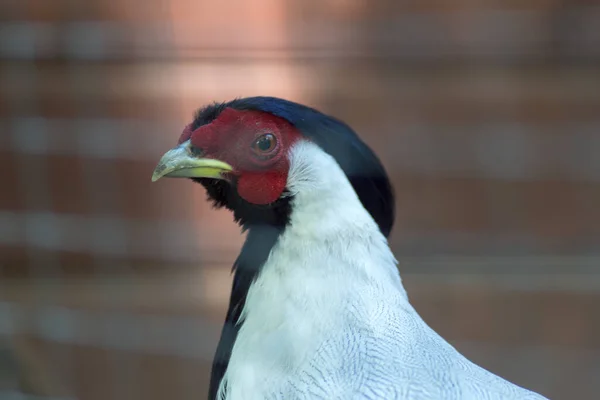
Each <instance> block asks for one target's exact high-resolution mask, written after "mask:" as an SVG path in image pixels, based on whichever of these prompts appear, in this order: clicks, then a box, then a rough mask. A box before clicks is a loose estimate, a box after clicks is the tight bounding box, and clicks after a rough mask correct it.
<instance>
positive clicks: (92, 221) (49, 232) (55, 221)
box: [0, 211, 600, 271]
mask: <svg viewBox="0 0 600 400" xmlns="http://www.w3.org/2000/svg"><path fill="white" fill-rule="evenodd" d="M157 225H160V227H161V228H160V229H157ZM236 238H237V236H236ZM590 240H592V242H590ZM588 242H590V243H588ZM549 243H550V242H548V241H547V240H546V241H545V239H544V238H543V237H539V236H537V235H534V234H530V233H529V234H528V233H519V232H513V233H504V234H490V233H483V232H479V233H478V232H457V231H438V230H436V231H430V232H420V233H418V234H415V233H411V232H404V231H399V232H397V234H396V236H395V237H394V239H393V240H392V241H391V246H392V249H393V250H394V251H395V253H396V255H397V257H400V260H401V261H402V262H404V260H405V258H403V257H407V256H411V255H413V256H427V255H431V254H438V255H439V254H442V255H444V254H445V255H448V253H451V254H452V255H456V252H457V251H459V250H460V249H463V250H464V249H465V244H469V246H468V249H473V248H475V249H477V250H478V252H481V251H485V254H484V255H485V256H504V255H513V256H518V257H522V256H530V255H532V254H533V255H535V254H540V253H541V254H549V257H553V254H552V253H553V252H552V247H551V246H550V244H549ZM0 244H1V245H4V246H12V247H15V246H17V247H18V246H27V247H29V249H28V251H34V250H35V249H40V250H44V251H66V252H79V253H85V254H92V255H96V256H107V257H108V256H115V257H144V258H146V259H148V258H156V259H160V260H162V261H172V262H181V263H189V262H208V261H209V260H208V258H210V257H214V255H216V254H222V255H223V258H221V260H223V259H229V258H230V257H227V255H228V254H231V252H237V251H239V248H238V244H239V243H238V240H237V239H236V240H235V241H233V242H229V241H223V240H222V238H221V236H218V237H216V236H214V235H211V234H210V230H208V227H205V226H203V225H201V224H199V223H198V221H194V220H189V219H167V218H164V219H160V218H156V219H134V218H127V217H124V216H123V215H121V214H112V215H107V214H96V215H94V214H67V213H54V212H50V211H42V212H34V211H28V212H17V211H0ZM474 245H476V246H474ZM571 247H572V248H574V249H575V250H576V251H577V252H578V253H580V254H579V257H578V256H574V255H565V254H562V255H561V254H557V255H556V258H555V259H554V261H552V259H551V258H548V257H546V258H544V259H543V261H539V260H538V261H535V259H534V258H531V259H521V261H520V262H519V264H518V265H519V267H518V268H517V267H516V266H515V267H514V268H513V270H514V269H527V268H532V267H531V266H532V265H547V266H548V267H550V266H552V265H553V267H552V268H553V271H554V270H555V269H557V265H558V264H559V263H564V262H568V263H569V265H573V266H572V267H570V268H571V271H572V268H579V269H580V270H581V271H583V270H585V271H589V270H590V268H592V266H593V263H594V261H589V260H590V258H588V257H591V259H592V260H594V259H596V258H595V257H599V256H600V254H598V251H599V249H598V246H597V240H593V239H592V238H590V237H589V236H582V239H581V242H580V243H579V244H577V243H575V244H573V245H572V246H571ZM466 254H472V253H466ZM478 255H481V254H478ZM207 257H208V258H207ZM563 257H564V258H563ZM413 260H414V259H413ZM493 260H494V261H493V263H498V262H499V261H498V260H506V258H503V257H497V258H496V257H495V258H493ZM478 262H480V261H478ZM500 262H505V261H500ZM462 263H464V264H465V265H475V263H473V262H471V263H470V264H469V263H467V261H466V259H462V260H461V261H460V262H459V263H456V264H459V265H460V264H462ZM536 263H537V264H536ZM544 263H545V264H544ZM441 264H442V263H440V262H438V263H437V265H441ZM409 265H410V263H409ZM431 265H432V264H430V267H429V268H433V267H432V266H431ZM479 265H480V266H481V265H486V264H479ZM490 265H492V264H490ZM596 265H598V266H599V267H600V262H599V263H597V264H596ZM469 268H470V267H469ZM536 268H537V267H536Z"/></svg>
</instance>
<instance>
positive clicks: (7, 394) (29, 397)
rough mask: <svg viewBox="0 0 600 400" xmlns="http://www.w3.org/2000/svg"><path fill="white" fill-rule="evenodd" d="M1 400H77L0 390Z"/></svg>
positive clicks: (74, 399)
mask: <svg viewBox="0 0 600 400" xmlns="http://www.w3.org/2000/svg"><path fill="white" fill-rule="evenodd" d="M0 399H2V400H77V399H76V398H74V397H56V396H42V395H35V394H30V393H24V392H19V391H12V390H0Z"/></svg>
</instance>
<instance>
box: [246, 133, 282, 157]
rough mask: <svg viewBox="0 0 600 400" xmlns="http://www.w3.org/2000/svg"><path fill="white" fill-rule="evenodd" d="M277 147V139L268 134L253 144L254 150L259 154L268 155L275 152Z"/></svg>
mask: <svg viewBox="0 0 600 400" xmlns="http://www.w3.org/2000/svg"><path fill="white" fill-rule="evenodd" d="M276 145H277V139H275V135H273V134H271V133H267V134H266V135H262V136H261V137H259V138H258V139H256V140H255V141H254V143H253V144H252V148H253V149H254V151H256V152H257V153H258V154H267V153H269V152H271V151H273V149H275V146H276Z"/></svg>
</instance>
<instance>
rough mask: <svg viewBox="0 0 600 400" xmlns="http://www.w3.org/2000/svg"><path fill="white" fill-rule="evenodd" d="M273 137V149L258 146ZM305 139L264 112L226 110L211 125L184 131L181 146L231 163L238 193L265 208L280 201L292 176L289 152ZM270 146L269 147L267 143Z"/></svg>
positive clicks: (284, 122)
mask: <svg viewBox="0 0 600 400" xmlns="http://www.w3.org/2000/svg"><path fill="white" fill-rule="evenodd" d="M265 135H272V136H273V137H274V140H275V142H274V146H267V145H265V143H264V142H263V143H262V146H258V147H257V146H255V145H254V144H255V142H256V141H257V140H258V139H260V138H262V140H264V138H265V137H266V136H265ZM301 137H302V135H301V134H300V132H298V131H297V130H296V129H295V128H294V127H293V126H292V125H290V124H289V123H288V122H287V121H286V120H284V119H282V118H279V117H276V116H274V115H272V114H269V113H265V112H261V111H250V110H244V111H241V110H235V109H232V108H227V109H225V110H223V111H222V112H221V114H220V115H219V116H218V117H217V118H216V119H215V120H214V121H212V122H211V123H209V124H206V125H203V126H201V127H199V128H198V129H196V130H194V131H192V130H191V126H188V127H186V128H185V130H184V131H183V133H182V134H181V137H180V138H179V143H183V142H185V141H187V140H190V142H191V145H192V146H193V147H194V148H197V149H200V150H201V152H202V156H203V157H206V158H213V159H217V160H220V161H223V162H226V163H228V164H229V165H231V166H232V167H233V173H232V175H234V176H235V177H236V178H237V191H238V194H239V195H240V197H242V198H243V199H244V200H246V201H248V202H249V203H253V204H257V205H266V204H270V203H273V202H275V201H276V200H277V199H279V198H280V197H281V195H282V194H283V191H284V190H285V186H286V183H287V177H288V172H289V159H288V154H289V149H290V148H291V146H292V145H293V144H294V143H295V142H296V141H298V140H299V139H300V138H301ZM266 144H269V143H266Z"/></svg>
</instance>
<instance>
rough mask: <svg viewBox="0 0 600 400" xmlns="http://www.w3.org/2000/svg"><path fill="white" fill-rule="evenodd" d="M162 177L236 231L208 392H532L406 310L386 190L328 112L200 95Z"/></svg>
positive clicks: (491, 395) (228, 396)
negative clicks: (185, 185)
mask: <svg viewBox="0 0 600 400" xmlns="http://www.w3.org/2000/svg"><path fill="white" fill-rule="evenodd" d="M163 177H172V178H189V179H191V180H192V181H194V182H196V183H199V184H200V185H202V186H203V187H204V189H205V190H206V193H207V196H208V199H209V201H211V202H212V203H213V205H214V207H216V208H226V209H228V210H230V211H231V212H232V213H233V219H234V221H235V222H237V223H238V224H239V225H240V227H241V230H242V232H245V234H246V238H245V241H244V243H243V245H242V248H241V251H240V254H239V255H238V257H237V259H236V261H235V262H234V265H233V268H232V274H233V280H232V286H231V293H230V297H229V306H228V310H227V313H226V316H225V321H224V324H223V328H222V331H221V336H220V339H219V342H218V345H217V349H216V352H215V355H214V359H213V364H212V370H211V377H210V384H209V389H208V398H209V399H210V400H213V399H216V400H242V399H243V400H254V399H326V400H334V399H340V400H341V399H344V400H348V399H369V400H372V399H386V400H387V399H398V400H405V399H414V400H421V399H423V400H425V399H444V400H446V399H448V400H451V399H457V400H458V399H460V400H463V399H464V400H467V399H469V400H470V399H473V400H485V399H490V400H491V399H507V400H510V399H530V400H534V399H545V397H544V396H542V395H541V394H538V393H535V392H533V391H530V390H528V389H525V388H523V387H521V386H518V385H516V384H513V383H511V382H509V381H507V380H505V379H504V378H501V377H500V376H498V375H495V374H493V373H492V372H490V371H488V370H487V369H485V368H483V367H481V366H478V365H476V364H475V363H473V362H471V361H470V360H468V359H467V358H466V357H464V356H463V355H462V354H461V353H460V352H459V351H458V350H457V349H456V348H455V347H453V346H452V345H451V344H450V343H448V342H447V341H446V340H445V339H443V338H442V337H441V336H440V335H439V334H438V333H436V332H435V331H434V330H433V329H432V328H431V327H430V326H429V325H428V324H427V323H426V322H425V321H424V320H423V319H422V318H421V316H420V315H419V313H418V312H417V311H416V310H415V308H414V307H413V305H412V304H411V302H410V301H409V297H408V293H407V291H406V290H405V288H404V286H403V283H402V279H401V276H400V272H399V269H398V262H397V259H396V257H395V256H394V254H393V253H392V251H391V249H390V246H389V243H388V238H389V235H390V233H391V231H392V228H393V225H394V217H395V196H394V189H393V187H392V185H391V183H390V180H389V177H388V175H387V172H386V170H385V168H384V166H383V164H382V162H381V161H380V159H379V158H378V157H377V155H376V154H375V153H374V151H373V150H372V149H371V148H370V147H369V146H368V145H367V144H366V143H365V142H364V141H363V140H362V139H361V138H360V137H359V136H358V134H357V133H356V132H355V131H354V130H353V129H352V128H351V127H350V126H349V125H347V124H346V123H344V122H343V121H341V120H340V119H337V118H335V117H333V116H330V115H327V114H325V113H322V112H320V111H318V110H317V109H315V108H312V107H309V106H306V105H303V104H300V103H296V102H293V101H290V100H286V99H282V98H277V97H268V96H257V97H241V98H235V99H233V100H230V101H226V102H214V103H211V104H208V105H206V106H204V107H202V108H200V109H199V110H198V111H197V112H196V113H195V114H194V117H193V120H192V122H191V123H189V124H188V125H187V126H185V128H184V129H183V132H182V133H181V134H180V136H179V139H178V141H177V145H176V146H175V147H173V148H172V149H170V150H168V151H167V152H166V153H165V154H164V155H163V156H162V158H160V161H159V162H158V164H157V166H156V168H155V170H154V172H153V175H152V181H153V182H154V181H157V180H159V179H160V178H163Z"/></svg>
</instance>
